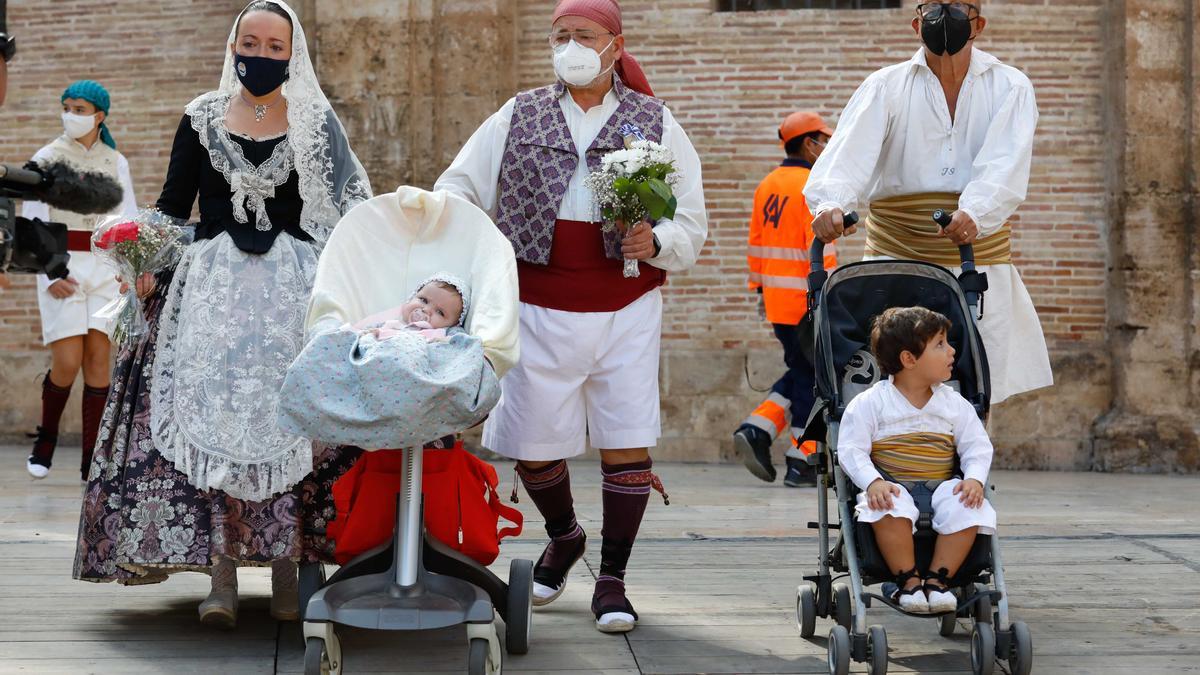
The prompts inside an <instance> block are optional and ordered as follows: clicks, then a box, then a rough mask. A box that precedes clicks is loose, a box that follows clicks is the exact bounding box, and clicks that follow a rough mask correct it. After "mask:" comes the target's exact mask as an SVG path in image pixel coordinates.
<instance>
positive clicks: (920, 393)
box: [796, 214, 1033, 675]
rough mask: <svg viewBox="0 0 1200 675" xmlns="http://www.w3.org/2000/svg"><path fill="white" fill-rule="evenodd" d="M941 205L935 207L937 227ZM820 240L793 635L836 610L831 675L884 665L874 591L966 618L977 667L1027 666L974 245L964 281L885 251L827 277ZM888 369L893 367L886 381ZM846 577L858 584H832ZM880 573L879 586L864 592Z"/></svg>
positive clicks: (948, 625)
mask: <svg viewBox="0 0 1200 675" xmlns="http://www.w3.org/2000/svg"><path fill="white" fill-rule="evenodd" d="M941 215H942V214H934V219H935V220H937V221H938V222H939V224H941V221H940V220H939V216H941ZM823 247H824V243H823V242H822V241H821V240H819V239H818V240H817V241H815V242H814V243H813V247H812V250H811V251H810V254H809V258H810V259H811V260H812V261H813V270H812V272H811V273H810V274H809V277H808V284H809V296H808V300H809V307H810V309H809V311H810V313H811V314H813V316H814V327H813V330H814V350H813V351H814V357H815V358H814V361H813V363H814V365H815V370H816V381H817V387H816V389H817V403H816V405H815V406H814V408H813V413H812V415H811V416H810V419H809V420H808V422H807V424H806V427H805V437H804V439H803V440H814V441H817V443H818V445H817V451H816V453H814V455H813V457H812V460H813V461H814V463H815V464H816V467H817V472H818V475H819V476H820V478H821V480H820V481H819V483H818V487H817V511H818V521H817V522H812V523H809V527H811V528H813V529H816V530H817V531H818V548H819V552H820V555H819V557H818V560H817V563H818V566H817V572H816V574H813V575H810V576H806V577H805V582H806V583H804V584H801V585H800V587H799V588H798V589H797V591H796V620H797V627H798V628H799V629H800V635H801V636H802V637H805V638H808V637H812V635H813V634H814V632H815V630H816V619H817V617H828V618H832V619H834V620H835V622H836V625H834V626H833V628H832V629H831V630H830V632H829V641H828V643H827V650H828V656H829V672H830V674H831V675H845V673H848V672H849V668H850V662H851V661H858V662H868V663H869V666H870V668H869V672H870V673H872V675H882V674H883V673H886V672H887V669H888V648H887V633H886V631H885V629H884V627H883V626H881V625H872V626H868V622H867V614H868V610H869V609H870V608H871V607H872V604H873V603H875V602H878V603H879V604H884V605H887V606H888V607H890V608H892V609H895V610H897V611H900V612H903V613H905V614H911V615H918V616H930V617H936V619H937V622H938V632H939V633H940V634H941V635H943V636H949V635H952V634H953V633H954V630H955V627H956V625H957V622H958V620H959V619H960V618H965V619H970V620H971V623H972V627H971V670H972V672H973V673H974V674H975V675H991V673H992V672H993V669H994V666H995V662H996V661H997V660H1001V661H1007V662H1008V664H1009V668H1010V672H1011V673H1012V674H1013V675H1028V673H1029V672H1030V670H1031V668H1032V661H1033V648H1032V639H1031V636H1030V633H1029V629H1028V628H1027V627H1026V625H1025V624H1024V623H1022V622H1020V621H1013V622H1011V623H1010V617H1009V608H1008V590H1007V587H1006V585H1005V581H1004V565H1003V563H1002V560H1001V554H1000V543H999V539H998V536H997V534H996V532H995V527H996V516H995V511H994V510H992V508H991V506H990V505H989V503H988V495H989V494H990V493H991V491H992V490H993V489H994V488H992V487H991V486H988V485H987V483H986V481H987V476H988V470H989V468H990V464H991V457H992V447H991V442H990V441H989V440H988V438H987V434H986V433H985V432H984V430H983V425H982V423H981V422H980V420H981V419H983V418H984V417H985V416H986V415H987V413H988V410H989V404H990V374H989V372H988V363H987V357H986V355H985V353H984V347H983V340H982V339H981V338H980V335H979V331H978V328H977V326H976V325H975V319H976V317H977V316H978V312H979V309H980V307H982V295H983V293H984V292H985V291H986V290H987V280H986V277H985V276H984V275H983V274H982V273H979V272H977V271H976V270H975V265H974V252H973V250H972V249H971V246H970V245H963V246H960V247H959V255H960V256H961V259H962V273H961V274H960V275H959V276H958V277H957V278H956V277H955V276H954V275H953V274H951V272H950V271H948V270H946V269H945V268H943V267H939V266H937V265H932V264H929V263H924V262H917V261H910V260H891V259H882V260H865V261H863V262H858V263H852V264H849V265H845V266H843V267H840V268H838V269H837V270H836V271H834V272H833V273H832V274H827V273H826V272H825V270H824V267H823V265H822V264H821V261H822V260H823V250H822V249H823ZM897 308H899V309H897ZM938 315H940V316H941V318H938ZM873 352H875V353H873ZM881 371H884V372H886V373H887V374H889V375H893V376H894V377H892V378H891V379H890V380H889V379H886V378H885V381H883V382H880V381H879V380H880V372H881ZM943 478H945V479H947V480H944V481H943V480H942V479H943ZM898 482H903V483H904V486H903V487H901V486H900V485H898V484H897V483H898ZM831 488H832V490H831ZM985 488H986V489H985ZM831 492H832V494H833V499H834V503H833V513H831V509H830V502H829V499H830V493H831ZM834 513H836V519H834V518H832V517H831V516H833V514H834ZM834 532H836V533H837V538H836V542H831V533H834ZM831 544H832V546H831ZM918 571H919V572H918ZM835 573H841V576H839V577H835V576H834V574H835ZM844 577H849V579H848V581H849V583H841V582H838V580H839V579H841V578H844ZM897 580H898V581H899V584H897V583H896V581H897ZM874 584H882V588H881V592H880V593H872V592H870V591H869V590H868V587H869V586H872V585H874ZM952 601H953V602H952Z"/></svg>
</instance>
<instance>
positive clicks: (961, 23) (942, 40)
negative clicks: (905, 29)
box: [921, 7, 971, 56]
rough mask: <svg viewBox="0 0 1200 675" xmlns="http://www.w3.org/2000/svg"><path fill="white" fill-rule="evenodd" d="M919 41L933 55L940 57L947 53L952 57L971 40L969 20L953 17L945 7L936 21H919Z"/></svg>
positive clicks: (952, 13)
mask: <svg viewBox="0 0 1200 675" xmlns="http://www.w3.org/2000/svg"><path fill="white" fill-rule="evenodd" d="M921 40H922V41H923V42H924V43H925V46H926V47H928V48H929V51H931V52H933V53H934V54H937V55H938V56H941V55H942V54H945V53H947V52H949V53H950V55H951V56H953V55H955V54H957V53H959V52H960V51H962V48H963V47H966V46H967V42H969V41H970V40H971V19H969V18H967V17H959V16H955V13H954V12H952V11H951V10H950V8H948V7H946V8H944V9H943V10H942V12H941V15H940V16H938V17H937V18H936V19H933V20H929V19H922V20H921Z"/></svg>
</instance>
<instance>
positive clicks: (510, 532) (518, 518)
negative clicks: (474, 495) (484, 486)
mask: <svg viewBox="0 0 1200 675" xmlns="http://www.w3.org/2000/svg"><path fill="white" fill-rule="evenodd" d="M488 506H490V507H492V513H495V514H496V515H497V516H499V517H501V518H503V519H505V520H507V521H508V522H510V523H512V524H513V525H515V527H506V528H503V529H501V530H500V532H499V533H497V534H496V539H497V540H499V539H504V538H505V537H517V536H520V535H521V530H522V529H524V527H525V515H524V514H522V513H521V512H520V511H518V510H516V509H514V508H513V507H511V506H506V505H505V504H504V502H502V501H500V495H499V493H497V492H496V488H494V487H492V486H490V485H489V486H488Z"/></svg>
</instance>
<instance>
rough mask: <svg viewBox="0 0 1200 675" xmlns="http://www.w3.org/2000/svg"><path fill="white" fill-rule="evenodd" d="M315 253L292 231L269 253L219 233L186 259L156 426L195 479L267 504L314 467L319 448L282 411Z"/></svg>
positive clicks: (156, 398)
mask: <svg viewBox="0 0 1200 675" xmlns="http://www.w3.org/2000/svg"><path fill="white" fill-rule="evenodd" d="M317 255H318V254H317V249H316V247H315V246H314V245H313V244H311V243H308V242H301V241H298V240H296V239H294V238H293V237H292V236H291V235H288V234H286V233H284V234H280V235H279V237H278V238H277V239H276V240H275V244H274V245H273V246H272V247H271V250H270V251H268V252H267V253H266V254H263V255H256V254H252V253H246V252H244V251H241V250H240V249H238V248H237V246H235V245H234V243H233V240H232V239H231V238H230V237H229V235H228V234H227V233H222V234H220V235H218V236H217V237H216V238H214V239H210V240H205V241H199V242H196V243H194V244H192V245H191V246H190V247H189V248H188V250H187V252H186V253H185V254H184V256H183V260H182V261H180V263H179V267H178V269H177V270H176V272H175V278H174V280H173V281H172V283H171V288H170V291H169V293H168V296H167V302H166V305H165V306H164V307H163V311H162V315H161V319H160V324H159V334H158V353H157V354H156V356H155V360H154V369H153V386H152V387H151V397H152V400H151V405H150V410H151V415H150V427H151V430H152V432H153V437H154V444H155V447H156V448H157V449H158V451H159V452H160V453H161V454H162V455H163V457H165V458H166V459H167V460H168V461H170V462H172V463H174V465H175V468H177V469H179V470H180V471H181V472H183V473H184V474H185V475H187V477H188V479H189V480H190V481H191V483H192V484H193V485H195V486H196V487H198V488H200V489H202V490H208V489H212V490H222V491H224V492H226V493H228V494H229V495H231V496H233V497H236V498H238V499H245V500H249V501H262V500H264V499H267V498H269V497H271V496H272V495H275V494H278V493H281V492H285V491H287V490H289V489H291V488H292V486H294V485H295V484H296V483H298V482H299V481H300V480H301V479H302V478H304V476H306V475H307V474H308V473H310V472H311V471H312V462H313V451H312V444H311V443H310V442H309V441H308V440H307V439H304V438H301V437H299V436H295V435H292V434H288V433H285V432H283V431H281V430H280V429H279V428H278V426H277V424H276V418H277V414H278V408H279V389H280V386H281V385H282V384H283V378H284V375H285V374H286V372H287V367H288V366H289V365H290V364H291V362H292V361H293V360H294V359H295V358H296V356H297V355H298V354H299V353H300V350H301V348H302V347H303V335H304V314H305V311H306V309H307V305H308V298H309V295H310V293H311V292H312V280H313V275H314V274H315V273H316V268H317Z"/></svg>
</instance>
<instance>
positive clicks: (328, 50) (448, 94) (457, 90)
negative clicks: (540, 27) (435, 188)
mask: <svg viewBox="0 0 1200 675" xmlns="http://www.w3.org/2000/svg"><path fill="white" fill-rule="evenodd" d="M311 4H312V6H311V7H310V8H308V9H309V11H308V12H306V15H307V16H306V18H305V25H306V26H308V25H310V24H311V25H313V26H315V31H314V32H315V34H316V40H315V41H316V45H317V47H316V50H315V51H316V53H317V55H318V61H317V71H318V74H319V76H320V78H321V85H322V87H323V88H324V90H325V93H326V95H327V96H328V97H329V99H330V101H331V102H332V103H333V105H334V108H335V109H336V110H337V112H338V115H339V117H341V120H342V123H343V124H344V125H345V126H346V131H347V133H348V134H349V137H350V143H351V146H352V147H353V148H354V150H355V152H356V153H357V154H358V157H359V159H360V160H362V163H363V165H364V166H365V167H366V169H367V172H368V173H369V174H370V177H371V185H372V187H374V189H375V192H376V193H377V194H378V193H382V192H389V191H391V190H394V189H395V188H396V186H398V185H402V184H407V185H416V186H419V187H424V188H430V187H432V185H433V182H434V181H435V180H436V179H437V177H438V175H440V174H441V172H442V170H444V169H445V168H446V166H448V165H449V163H450V161H451V160H452V159H453V158H454V156H455V154H457V152H458V150H459V148H461V147H462V144H463V143H464V142H465V141H466V140H467V138H468V137H469V136H470V135H471V133H472V132H473V131H474V130H475V129H476V127H478V125H479V123H480V122H482V121H483V120H484V119H485V118H486V117H487V116H488V115H490V114H491V113H493V112H495V111H496V110H497V109H499V107H500V106H501V105H503V103H504V102H505V101H506V100H507V99H508V98H509V97H510V96H512V95H513V94H514V93H515V89H516V75H515V70H516V69H515V62H514V52H515V49H516V17H515V11H516V10H515V3H513V2H511V1H510V0H509V1H506V0H358V1H357V2H353V3H350V2H336V3H335V2H318V3H311ZM309 16H311V17H312V18H311V20H310V19H309V18H308V17H309Z"/></svg>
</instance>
